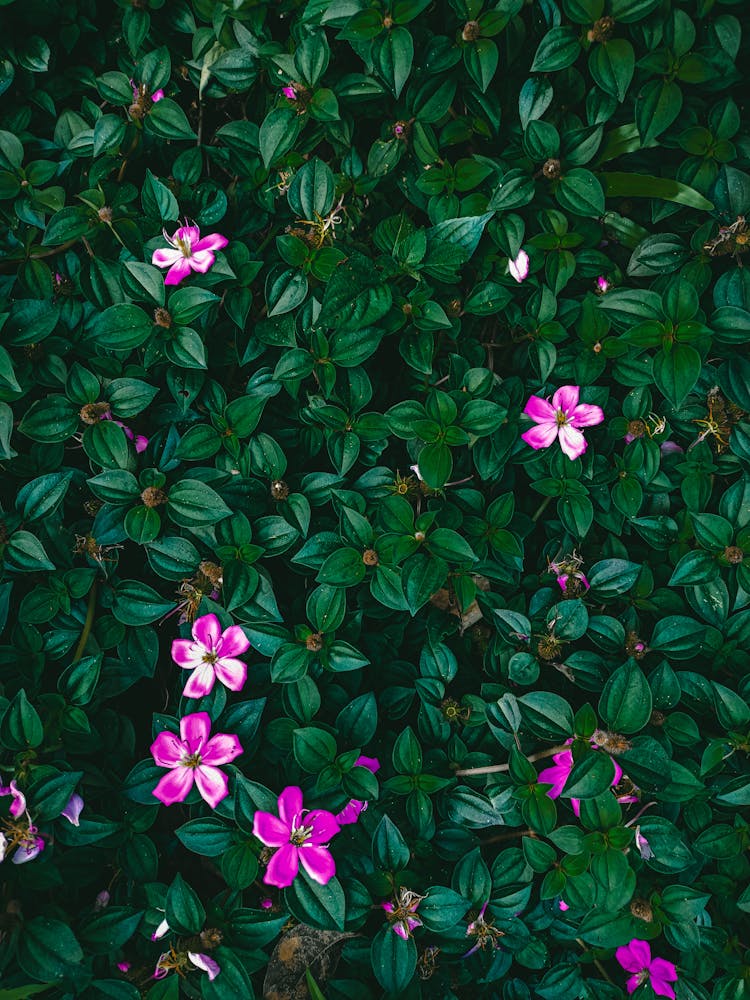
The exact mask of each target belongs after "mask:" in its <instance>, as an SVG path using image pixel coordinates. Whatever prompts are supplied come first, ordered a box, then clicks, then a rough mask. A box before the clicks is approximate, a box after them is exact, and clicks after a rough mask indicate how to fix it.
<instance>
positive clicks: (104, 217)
mask: <svg viewBox="0 0 750 1000" xmlns="http://www.w3.org/2000/svg"><path fill="white" fill-rule="evenodd" d="M97 215H98V216H99V219H100V220H101V221H102V222H111V221H112V209H111V208H110V207H109V205H105V206H104V208H100V209H99V211H98V212H97Z"/></svg>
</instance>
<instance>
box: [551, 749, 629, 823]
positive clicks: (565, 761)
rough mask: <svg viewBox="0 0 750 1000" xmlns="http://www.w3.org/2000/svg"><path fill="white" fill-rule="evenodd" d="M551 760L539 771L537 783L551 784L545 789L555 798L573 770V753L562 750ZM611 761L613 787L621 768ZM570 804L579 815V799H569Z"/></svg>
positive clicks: (616, 783)
mask: <svg viewBox="0 0 750 1000" xmlns="http://www.w3.org/2000/svg"><path fill="white" fill-rule="evenodd" d="M568 742H569V743H572V740H568ZM594 749H595V750H596V749H597V748H596V747H594ZM552 760H553V761H554V762H555V763H554V765H553V766H552V767H545V769H544V770H543V771H540V772H539V784H542V785H552V787H551V788H549V789H548V790H547V795H549V797H550V798H551V799H556V798H558V796H559V795H560V794H561V792H562V790H563V788H565V782H566V781H567V780H568V777H569V775H570V772H571V771H572V770H573V753H572V751H571V750H563V751H562V752H561V753H556V754H554V755H553V757H552ZM612 763H613V764H614V766H615V773H614V777H613V778H612V787H613V788H614V786H615V785H618V784H619V783H620V779H621V778H622V768H621V767H620V765H619V764H618V763H617V762H616V761H614V760H613V761H612ZM570 804H571V806H572V807H573V812H574V813H575V814H576V816H580V814H581V800H580V799H571V800H570Z"/></svg>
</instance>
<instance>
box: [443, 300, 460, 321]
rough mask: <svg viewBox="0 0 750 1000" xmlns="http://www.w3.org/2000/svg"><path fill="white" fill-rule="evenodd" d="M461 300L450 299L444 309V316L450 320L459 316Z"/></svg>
mask: <svg viewBox="0 0 750 1000" xmlns="http://www.w3.org/2000/svg"><path fill="white" fill-rule="evenodd" d="M462 304H463V303H462V302H461V299H451V300H450V302H449V303H448V305H447V306H446V307H445V315H446V316H448V317H450V318H451V319H456V318H457V317H458V316H460V315H461V306H462Z"/></svg>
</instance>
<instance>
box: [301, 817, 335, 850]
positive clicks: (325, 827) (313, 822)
mask: <svg viewBox="0 0 750 1000" xmlns="http://www.w3.org/2000/svg"><path fill="white" fill-rule="evenodd" d="M305 826H307V827H312V833H311V834H310V840H309V843H311V844H327V843H328V841H329V840H330V839H331V837H335V836H336V834H337V833H339V825H338V823H337V822H336V817H335V816H334V815H333V813H330V812H328V811H327V810H326V809H313V810H312V812H309V813H308V814H307V815H306V816H305Z"/></svg>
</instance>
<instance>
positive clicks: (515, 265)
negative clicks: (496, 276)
mask: <svg viewBox="0 0 750 1000" xmlns="http://www.w3.org/2000/svg"><path fill="white" fill-rule="evenodd" d="M508 273H509V274H510V276H511V278H513V279H514V280H515V281H517V282H518V283H519V284H520V283H521V282H522V281H525V280H526V278H527V277H528V275H529V255H528V254H527V253H526V251H525V250H519V251H518V256H517V257H516V259H515V260H509V261H508Z"/></svg>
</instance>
